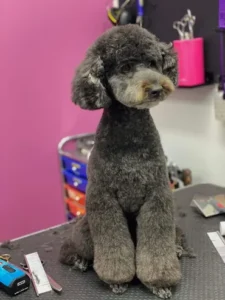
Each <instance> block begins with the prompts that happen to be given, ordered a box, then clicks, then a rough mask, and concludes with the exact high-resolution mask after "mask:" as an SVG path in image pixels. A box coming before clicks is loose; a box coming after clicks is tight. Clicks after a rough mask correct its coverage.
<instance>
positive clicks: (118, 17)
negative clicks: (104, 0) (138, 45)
mask: <svg viewBox="0 0 225 300" xmlns="http://www.w3.org/2000/svg"><path fill="white" fill-rule="evenodd" d="M131 1H132V0H126V1H124V3H123V4H122V5H121V7H114V6H113V7H112V8H107V15H108V18H109V20H110V21H111V22H112V24H113V25H119V23H120V22H121V21H122V23H124V19H126V20H127V21H128V23H129V13H128V12H127V11H126V10H125V8H126V7H127V5H128V4H129V3H130V2H131ZM115 4H117V3H115V2H113V5H115ZM124 13H125V15H124ZM124 24H125V23H124Z"/></svg>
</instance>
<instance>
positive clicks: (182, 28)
mask: <svg viewBox="0 0 225 300" xmlns="http://www.w3.org/2000/svg"><path fill="white" fill-rule="evenodd" d="M185 26H186V23H184V22H182V21H175V22H173V28H174V29H176V30H177V32H178V34H179V38H180V40H183V39H184V38H185Z"/></svg>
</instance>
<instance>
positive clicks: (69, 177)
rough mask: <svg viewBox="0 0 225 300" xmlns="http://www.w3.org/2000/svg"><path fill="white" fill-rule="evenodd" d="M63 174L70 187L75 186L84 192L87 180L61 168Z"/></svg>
mask: <svg viewBox="0 0 225 300" xmlns="http://www.w3.org/2000/svg"><path fill="white" fill-rule="evenodd" d="M63 174H64V177H65V181H66V183H67V184H69V185H70V186H72V187H75V188H76V189H77V190H78V191H80V192H82V193H85V191H86V186H87V180H86V179H84V178H82V177H78V176H76V175H74V174H73V173H71V172H69V171H68V170H63Z"/></svg>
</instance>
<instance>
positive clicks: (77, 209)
mask: <svg viewBox="0 0 225 300" xmlns="http://www.w3.org/2000/svg"><path fill="white" fill-rule="evenodd" d="M65 201H66V204H67V207H68V210H69V212H70V213H71V214H73V215H74V216H75V217H77V216H81V215H85V212H86V211H85V207H84V206H82V205H80V204H78V203H77V202H76V201H74V200H73V199H69V198H66V199H65Z"/></svg>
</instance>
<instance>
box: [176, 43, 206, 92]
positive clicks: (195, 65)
mask: <svg viewBox="0 0 225 300" xmlns="http://www.w3.org/2000/svg"><path fill="white" fill-rule="evenodd" d="M173 46H174V49H175V51H176V52H177V55H178V72H179V75H178V86H184V87H185V86H186V87H192V86H198V85H202V84H204V83H205V66H204V41H203V38H194V39H190V40H175V41H174V42H173Z"/></svg>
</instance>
